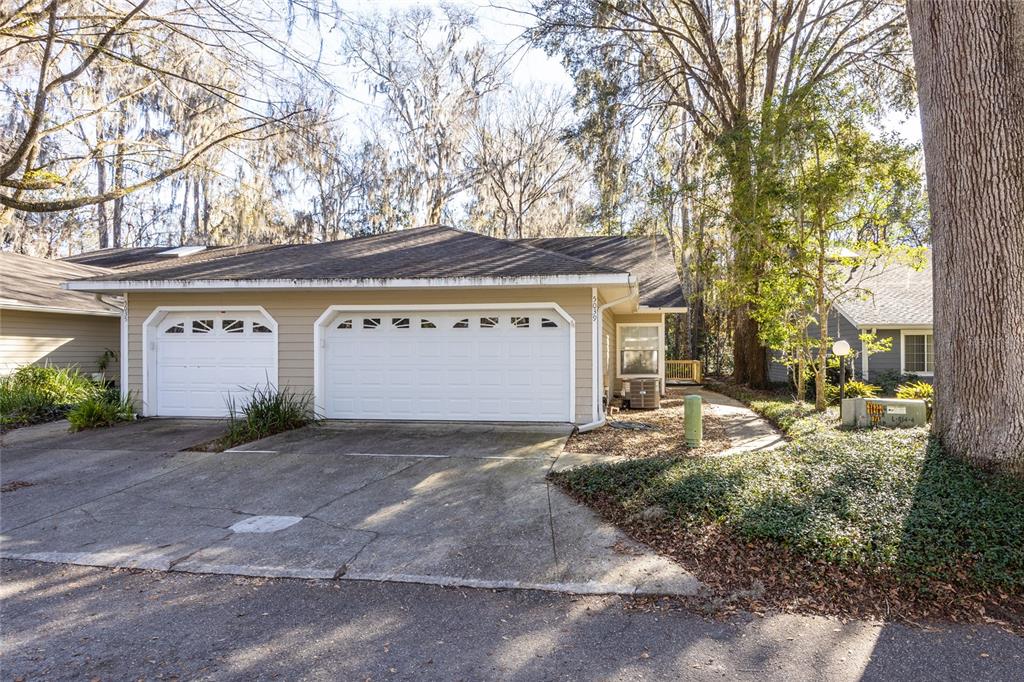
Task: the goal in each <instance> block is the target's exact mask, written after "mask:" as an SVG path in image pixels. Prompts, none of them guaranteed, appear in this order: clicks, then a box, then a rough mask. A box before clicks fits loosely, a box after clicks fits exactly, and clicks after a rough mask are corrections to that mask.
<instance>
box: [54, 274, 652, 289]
mask: <svg viewBox="0 0 1024 682" xmlns="http://www.w3.org/2000/svg"><path fill="white" fill-rule="evenodd" d="M632 281H633V279H632V277H630V275H629V274H627V273H611V274H601V275H531V276H528V277H433V278H404V279H402V278H398V279H385V278H376V279H238V280H232V279H185V280H125V281H119V280H73V281H71V282H65V283H64V284H63V285H62V286H63V287H64V288H65V289H69V290H71V291H119V292H120V291H200V290H210V291H234V290H240V289H431V288H435V289H437V288H441V289H446V288H467V289H472V288H480V287H554V286H564V287H570V286H598V285H615V284H627V285H628V284H631V283H632Z"/></svg>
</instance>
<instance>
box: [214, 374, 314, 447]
mask: <svg viewBox="0 0 1024 682" xmlns="http://www.w3.org/2000/svg"><path fill="white" fill-rule="evenodd" d="M228 414H229V417H228V432H227V435H225V436H224V438H223V439H221V444H222V445H223V446H224V447H225V448H230V447H234V446H235V445H241V444H242V443H248V442H250V441H254V440H259V439H260V438H266V437H267V436H273V435H274V434H275V433H281V432H283V431H290V430H291V429H297V428H299V427H301V426H306V425H307V424H311V423H313V422H314V421H316V416H315V415H314V413H313V395H312V394H311V393H309V392H306V393H301V394H298V395H297V394H295V393H292V392H291V391H290V390H288V389H287V388H285V389H279V388H277V387H275V386H258V387H256V390H254V391H253V394H252V397H251V398H250V399H249V401H248V402H247V403H245V405H243V406H242V407H241V408H240V409H239V408H237V407H236V405H235V402H234V401H233V400H229V401H228Z"/></svg>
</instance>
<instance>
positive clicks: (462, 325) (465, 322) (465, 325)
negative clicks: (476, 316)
mask: <svg viewBox="0 0 1024 682" xmlns="http://www.w3.org/2000/svg"><path fill="white" fill-rule="evenodd" d="M452 329H469V318H468V317H466V318H463V319H461V320H459V321H458V322H456V323H455V324H453V325H452Z"/></svg>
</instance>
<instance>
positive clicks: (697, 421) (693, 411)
mask: <svg viewBox="0 0 1024 682" xmlns="http://www.w3.org/2000/svg"><path fill="white" fill-rule="evenodd" d="M683 406H684V415H685V416H684V417H683V419H684V421H685V423H686V445H687V447H691V448H699V447H700V442H701V440H702V439H703V438H704V421H703V419H702V413H701V399H700V396H699V395H688V396H686V399H685V400H684V401H683Z"/></svg>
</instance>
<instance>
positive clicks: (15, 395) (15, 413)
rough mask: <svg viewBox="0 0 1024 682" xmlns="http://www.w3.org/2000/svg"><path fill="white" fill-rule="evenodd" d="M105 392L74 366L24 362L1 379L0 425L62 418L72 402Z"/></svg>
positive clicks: (23, 424)
mask: <svg viewBox="0 0 1024 682" xmlns="http://www.w3.org/2000/svg"><path fill="white" fill-rule="evenodd" d="M104 394H105V389H104V387H103V386H99V385H97V384H95V383H94V382H93V381H92V380H91V379H90V378H89V377H87V376H85V375H84V374H82V373H81V372H79V371H78V370H77V369H74V368H66V367H52V366H43V367H40V366H35V365H26V366H24V367H20V368H18V370H16V371H15V372H14V373H13V374H11V375H9V376H6V377H4V378H3V379H2V380H0V427H2V428H5V429H7V428H14V427H17V426H28V425H30V424H39V423H42V422H47V421H53V420H55V419H61V418H62V417H64V415H65V414H67V412H68V410H70V409H71V407H72V406H74V405H75V404H77V403H79V402H81V401H83V400H87V399H89V398H98V397H101V396H103V395H104Z"/></svg>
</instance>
